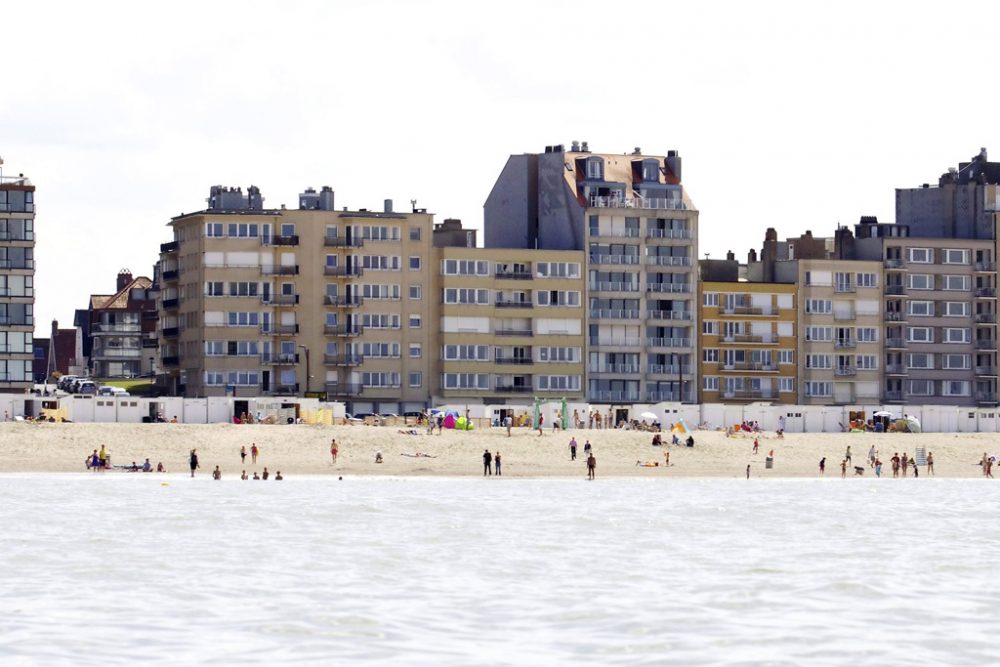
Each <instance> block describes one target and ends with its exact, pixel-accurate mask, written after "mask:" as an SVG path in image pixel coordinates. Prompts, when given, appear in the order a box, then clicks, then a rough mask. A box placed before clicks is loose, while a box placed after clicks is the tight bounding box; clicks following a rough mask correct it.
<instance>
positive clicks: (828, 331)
mask: <svg viewBox="0 0 1000 667" xmlns="http://www.w3.org/2000/svg"><path fill="white" fill-rule="evenodd" d="M806 340H807V341H831V340H833V327H806Z"/></svg>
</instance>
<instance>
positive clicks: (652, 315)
mask: <svg viewBox="0 0 1000 667" xmlns="http://www.w3.org/2000/svg"><path fill="white" fill-rule="evenodd" d="M646 319H647V320H690V319H691V311H689V310H651V311H649V312H648V313H646Z"/></svg>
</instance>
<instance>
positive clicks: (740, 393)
mask: <svg viewBox="0 0 1000 667" xmlns="http://www.w3.org/2000/svg"><path fill="white" fill-rule="evenodd" d="M777 397H778V392H776V391H775V390H773V389H724V390H723V391H722V398H724V399H728V400H731V401H758V400H762V399H774V398H777Z"/></svg>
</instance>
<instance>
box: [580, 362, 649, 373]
mask: <svg viewBox="0 0 1000 667" xmlns="http://www.w3.org/2000/svg"><path fill="white" fill-rule="evenodd" d="M587 371H588V372H590V373H615V374H622V373H627V374H635V373H638V372H639V364H590V365H589V366H588V367H587Z"/></svg>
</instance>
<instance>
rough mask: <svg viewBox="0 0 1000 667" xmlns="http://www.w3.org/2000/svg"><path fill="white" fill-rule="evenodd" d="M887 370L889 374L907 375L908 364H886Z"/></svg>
mask: <svg viewBox="0 0 1000 667" xmlns="http://www.w3.org/2000/svg"><path fill="white" fill-rule="evenodd" d="M885 372H886V373H887V374H889V375H906V366H905V365H903V364H886V365H885Z"/></svg>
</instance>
